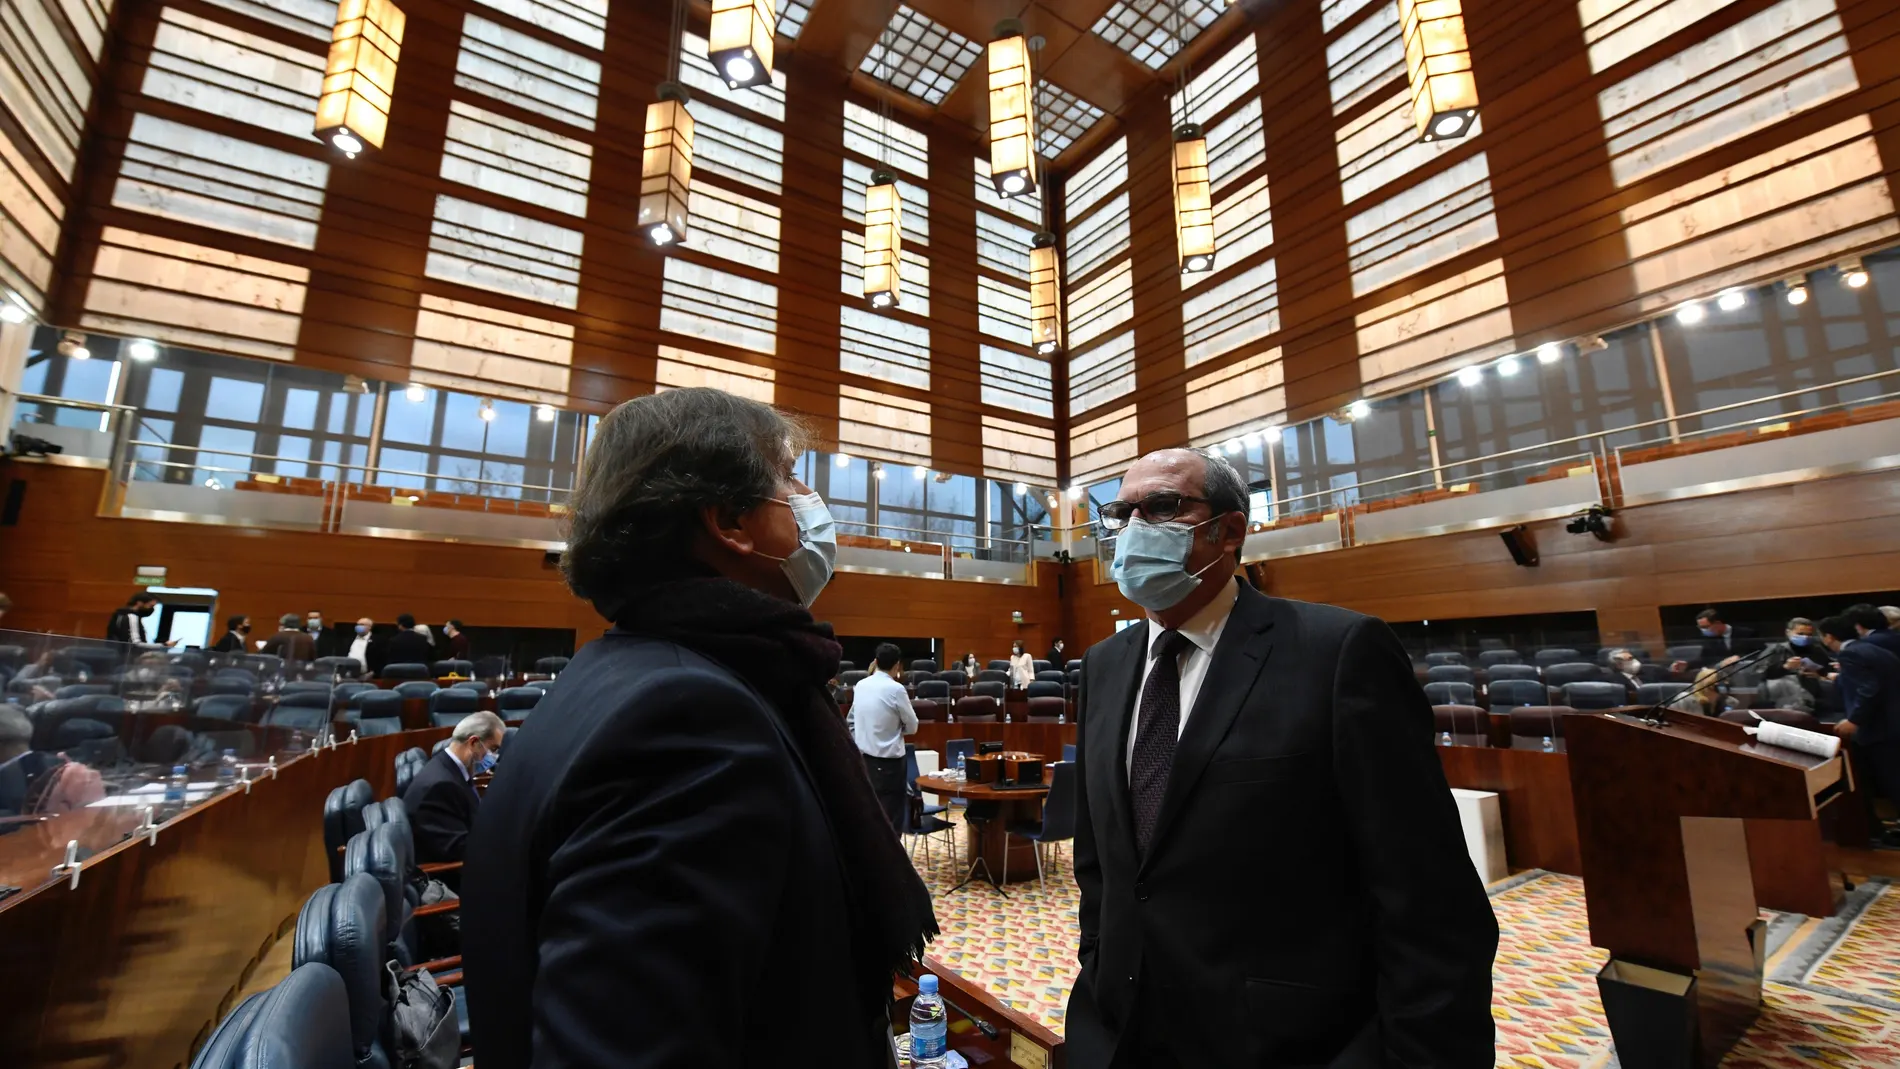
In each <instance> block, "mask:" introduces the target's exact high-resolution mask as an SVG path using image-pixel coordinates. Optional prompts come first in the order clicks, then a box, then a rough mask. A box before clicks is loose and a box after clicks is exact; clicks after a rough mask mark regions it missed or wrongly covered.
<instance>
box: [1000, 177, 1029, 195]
mask: <svg viewBox="0 0 1900 1069" xmlns="http://www.w3.org/2000/svg"><path fill="white" fill-rule="evenodd" d="M1027 188H1029V180H1028V179H1026V178H1024V177H1023V176H1022V175H1020V174H1008V175H1004V176H1003V192H1004V193H1005V194H1007V195H1009V196H1015V195H1016V194H1018V193H1021V192H1022V191H1023V190H1025V189H1027Z"/></svg>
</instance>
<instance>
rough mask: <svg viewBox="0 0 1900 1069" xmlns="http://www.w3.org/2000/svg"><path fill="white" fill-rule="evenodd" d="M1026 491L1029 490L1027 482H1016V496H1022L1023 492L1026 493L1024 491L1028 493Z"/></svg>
mask: <svg viewBox="0 0 1900 1069" xmlns="http://www.w3.org/2000/svg"><path fill="white" fill-rule="evenodd" d="M1028 492H1029V484H1028V483H1017V484H1016V496H1017V497H1021V496H1023V495H1024V494H1026V493H1028Z"/></svg>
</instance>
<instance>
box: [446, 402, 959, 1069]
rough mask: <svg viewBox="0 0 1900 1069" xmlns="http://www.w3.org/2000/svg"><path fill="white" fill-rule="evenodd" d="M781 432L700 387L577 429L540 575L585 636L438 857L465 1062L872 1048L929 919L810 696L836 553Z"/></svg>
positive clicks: (754, 410) (827, 663)
mask: <svg viewBox="0 0 1900 1069" xmlns="http://www.w3.org/2000/svg"><path fill="white" fill-rule="evenodd" d="M801 439H802V433H801V429H800V428H799V427H798V426H797V425H796V424H795V423H793V422H792V421H791V420H789V419H788V418H786V417H785V416H783V415H781V414H780V413H779V412H777V411H776V410H774V409H772V408H771V407H769V406H767V405H762V404H759V403H757V402H754V401H750V400H746V399H744V398H739V397H734V396H732V395H730V394H727V393H723V392H720V391H717V390H710V389H682V390H669V391H667V392H665V393H660V394H655V395H652V396H649V397H641V398H637V399H635V400H633V401H629V402H627V403H626V404H623V405H621V406H620V407H619V408H617V409H615V410H614V411H613V412H612V413H610V414H609V415H608V416H607V417H606V418H604V419H603V420H602V421H601V423H600V426H599V429H598V430H597V431H596V433H595V437H594V441H593V444H592V446H591V447H590V448H589V450H588V454H587V462H586V468H585V470H584V472H583V473H582V478H581V485H580V488H579V490H578V491H576V493H575V496H574V500H573V503H572V506H571V512H570V516H571V521H570V522H571V530H570V534H569V539H568V550H567V553H566V555H565V557H564V558H563V560H562V570H563V572H564V573H565V575H566V577H567V582H568V586H569V587H570V588H571V589H572V590H573V591H574V593H575V594H577V595H579V596H580V597H582V598H585V599H587V600H589V601H591V602H592V603H593V605H594V607H595V609H596V610H598V611H599V613H600V614H601V616H602V617H603V618H605V619H606V620H607V621H608V622H609V623H610V624H611V625H612V626H611V627H610V629H609V630H608V631H607V632H606V634H605V635H603V636H602V637H600V638H598V639H596V640H594V641H593V642H590V643H588V644H587V645H586V646H584V647H582V648H581V650H580V651H579V652H578V653H577V654H576V655H575V657H574V660H573V661H572V662H571V663H570V664H569V665H568V666H567V669H566V670H565V671H564V672H562V673H561V684H560V686H559V687H557V688H555V689H553V690H551V691H549V693H548V695H547V697H545V698H544V699H542V703H541V705H540V706H538V707H537V708H536V710H535V715H534V716H533V717H532V718H530V719H529V720H528V721H527V723H525V724H524V725H523V726H522V728H521V730H520V732H519V733H518V734H517V736H516V737H515V739H514V740H513V741H511V742H510V743H509V746H508V760H506V761H505V762H503V763H502V764H501V765H500V767H499V768H498V769H497V770H496V774H495V779H494V782H493V784H492V785H491V786H490V788H489V791H488V794H487V796H486V797H485V798H484V799H483V801H482V805H481V810H480V813H479V815H478V817H477V818H476V822H475V831H474V834H473V836H472V838H471V841H470V845H469V850H468V864H467V867H466V869H465V871H464V872H463V888H462V895H463V905H462V916H463V928H464V930H465V931H478V932H483V933H485V934H484V936H483V938H482V939H481V940H479V941H477V942H474V943H472V944H471V945H469V946H468V947H466V948H465V950H464V962H465V964H466V978H467V979H466V983H467V987H468V993H469V1003H470V1018H471V1020H479V1021H480V1022H481V1024H480V1026H479V1027H480V1030H481V1035H480V1043H481V1047H482V1062H483V1064H484V1065H495V1066H501V1067H503V1069H516V1067H525V1066H528V1065H530V1064H536V1065H571V1064H590V1065H612V1064H639V1065H643V1066H676V1065H677V1066H686V1065H694V1066H698V1065H739V1064H752V1063H758V1064H765V1063H767V1062H770V1061H774V1060H777V1059H778V1058H779V1057H780V1055H779V1054H778V1052H779V1051H782V1050H783V1049H784V1044H785V1042H786V1037H788V1036H794V1035H814V1036H823V1037H825V1042H826V1046H827V1051H826V1057H827V1059H828V1060H833V1061H835V1062H836V1063H837V1064H840V1065H849V1066H865V1067H870V1066H883V1065H886V1064H888V1063H889V1060H890V1059H891V1057H892V1051H891V1039H890V1026H889V1020H888V1012H887V1009H888V1003H889V1000H890V995H891V979H892V975H893V973H894V972H895V971H897V970H900V969H903V968H905V967H906V966H907V965H908V964H909V963H910V962H911V961H912V960H914V959H915V958H916V957H918V956H919V955H920V954H921V953H922V951H923V947H924V944H925V941H926V940H927V939H928V938H930V937H931V936H933V935H935V934H936V930H937V928H936V922H935V918H934V916H933V914H932V911H931V905H930V896H929V892H928V891H927V889H926V888H925V887H924V885H923V882H922V881H921V880H920V879H919V878H918V876H917V874H916V871H915V870H914V869H913V868H912V867H911V865H910V862H909V860H908V859H907V858H906V857H905V855H904V851H903V848H902V846H900V845H899V843H898V841H897V838H896V837H895V836H893V835H892V834H891V830H890V824H889V821H888V820H887V819H886V818H885V816H884V814H883V812H882V810H880V809H879V807H878V803H877V800H876V798H875V796H874V795H873V794H872V791H871V786H870V783H869V781H868V780H867V779H866V777H865V772H864V762H863V760H862V758H860V756H859V754H858V749H857V746H856V745H855V744H854V743H853V741H852V739H851V737H850V735H849V734H848V733H847V732H846V730H845V726H844V721H843V718H842V717H841V716H840V715H839V712H838V708H837V705H836V703H835V702H833V701H832V699H831V698H830V696H829V695H828V694H827V692H826V689H825V684H826V682H827V681H828V680H829V679H830V678H831V676H832V674H833V672H834V671H835V670H836V668H837V664H838V659H839V653H840V650H839V646H838V643H837V641H836V640H835V639H834V638H833V637H832V632H831V628H830V626H829V625H826V624H822V623H818V622H817V621H815V620H813V619H812V616H811V613H810V612H809V611H807V610H808V609H809V608H810V606H811V604H812V603H813V602H814V601H815V600H816V599H817V598H818V596H819V593H820V592H821V591H822V590H823V589H824V587H825V584H826V582H827V581H828V580H829V579H830V578H831V572H832V565H833V561H834V559H835V555H836V546H835V535H834V533H833V528H832V521H831V515H830V513H829V511H827V509H826V508H825V503H824V502H823V501H822V500H820V499H819V497H818V495H816V494H814V493H812V492H811V490H810V488H809V487H807V486H805V485H804V484H803V483H801V482H799V480H798V479H797V477H796V475H795V474H794V465H795V463H796V461H797V459H798V458H799V456H800V455H801V454H802V452H803V444H802V441H801Z"/></svg>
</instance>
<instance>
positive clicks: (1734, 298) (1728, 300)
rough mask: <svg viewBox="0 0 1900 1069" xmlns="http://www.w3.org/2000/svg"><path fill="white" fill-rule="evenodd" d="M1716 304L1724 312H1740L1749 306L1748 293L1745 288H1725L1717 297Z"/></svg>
mask: <svg viewBox="0 0 1900 1069" xmlns="http://www.w3.org/2000/svg"><path fill="white" fill-rule="evenodd" d="M1715 306H1716V307H1717V308H1720V309H1721V310H1722V311H1724V312H1739V311H1741V310H1742V309H1743V308H1746V307H1748V293H1747V292H1746V291H1744V290H1725V291H1723V293H1722V295H1721V296H1720V297H1717V298H1716V299H1715Z"/></svg>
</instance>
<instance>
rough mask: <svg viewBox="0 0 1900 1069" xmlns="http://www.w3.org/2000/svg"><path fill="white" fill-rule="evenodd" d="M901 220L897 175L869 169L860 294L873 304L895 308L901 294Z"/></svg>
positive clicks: (900, 197)
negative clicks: (899, 261)
mask: <svg viewBox="0 0 1900 1069" xmlns="http://www.w3.org/2000/svg"><path fill="white" fill-rule="evenodd" d="M903 222H904V198H903V197H902V196H901V195H900V194H899V193H898V191H897V176H896V175H895V174H893V173H891V172H890V171H886V170H877V171H873V172H871V184H870V185H869V186H868V187H866V188H865V190H864V296H865V299H866V300H868V301H870V302H871V307H873V308H895V307H897V302H898V299H899V298H900V297H901V296H902V294H901V293H900V292H899V289H900V279H899V275H900V274H901V272H900V269H899V265H898V257H899V256H900V255H901V254H902V253H903V249H904V234H903Z"/></svg>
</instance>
